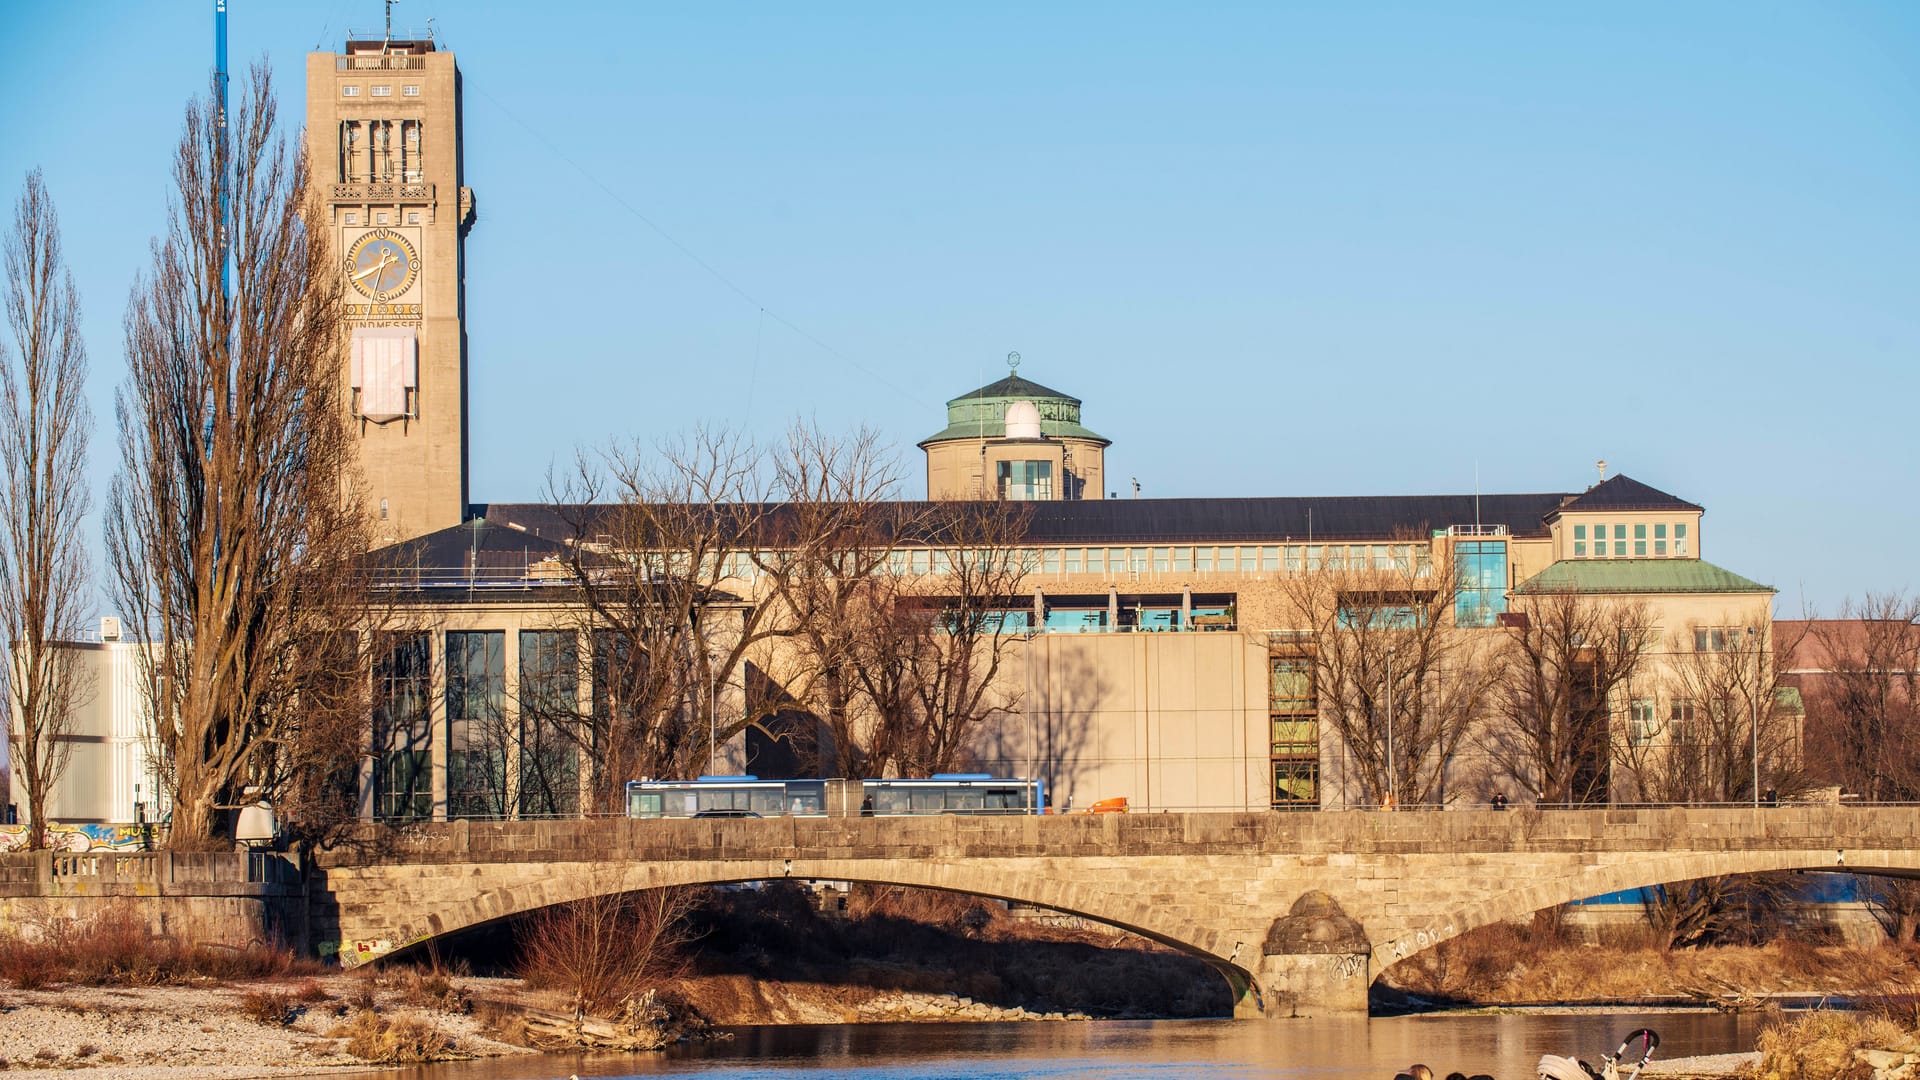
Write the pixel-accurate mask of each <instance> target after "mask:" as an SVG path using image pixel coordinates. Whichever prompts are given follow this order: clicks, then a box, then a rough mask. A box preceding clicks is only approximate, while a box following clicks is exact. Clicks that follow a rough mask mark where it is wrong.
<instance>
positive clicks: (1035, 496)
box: [994, 461, 1053, 502]
mask: <svg viewBox="0 0 1920 1080" xmlns="http://www.w3.org/2000/svg"><path fill="white" fill-rule="evenodd" d="M994 474H995V476H996V478H997V480H998V483H999V491H1000V497H1001V498H1003V499H1006V500H1007V501H1009V502H1043V501H1045V500H1048V499H1051V498H1053V462H1051V461H999V462H995V463H994Z"/></svg>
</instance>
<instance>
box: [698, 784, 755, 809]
mask: <svg viewBox="0 0 1920 1080" xmlns="http://www.w3.org/2000/svg"><path fill="white" fill-rule="evenodd" d="M746 808H747V793H746V792H744V791H727V790H724V789H723V790H720V791H702V792H700V793H699V803H698V806H697V809H698V810H699V811H702V812H704V811H707V810H745V809H746Z"/></svg>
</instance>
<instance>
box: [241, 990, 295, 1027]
mask: <svg viewBox="0 0 1920 1080" xmlns="http://www.w3.org/2000/svg"><path fill="white" fill-rule="evenodd" d="M240 1011H241V1012H242V1013H244V1014H245V1015H246V1017H247V1019H249V1020H257V1021H259V1022H260V1023H262V1024H277V1025H279V1026H281V1027H285V1026H286V1025H288V1024H291V1023H293V1022H294V1021H295V1020H297V1019H299V1018H300V1001H299V998H297V997H296V996H294V995H293V994H290V993H286V992H285V991H279V990H254V991H249V992H248V993H246V994H243V995H241V997H240Z"/></svg>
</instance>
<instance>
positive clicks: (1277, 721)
mask: <svg viewBox="0 0 1920 1080" xmlns="http://www.w3.org/2000/svg"><path fill="white" fill-rule="evenodd" d="M1269 664H1270V667H1269V678H1270V683H1269V697H1268V700H1269V705H1270V708H1271V711H1272V715H1271V717H1270V723H1271V725H1272V734H1273V742H1272V745H1271V747H1270V748H1269V752H1270V755H1271V764H1272V766H1273V790H1272V792H1271V797H1272V805H1273V806H1274V807H1275V808H1281V809H1312V808H1315V807H1317V806H1319V805H1320V717H1319V709H1318V705H1317V703H1316V701H1315V699H1314V693H1313V660H1312V659H1311V658H1309V657H1306V656H1281V657H1274V658H1273V659H1272V660H1271V661H1269Z"/></svg>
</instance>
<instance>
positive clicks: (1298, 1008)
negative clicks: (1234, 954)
mask: <svg viewBox="0 0 1920 1080" xmlns="http://www.w3.org/2000/svg"><path fill="white" fill-rule="evenodd" d="M1371 961H1372V957H1371V956H1370V955H1369V954H1367V953H1295V954H1292V955H1285V954H1282V955H1277V956H1266V957H1262V958H1261V963H1260V972H1259V976H1258V978H1259V981H1260V985H1259V988H1258V990H1257V991H1255V992H1251V993H1246V994H1243V995H1242V996H1240V997H1239V998H1238V999H1237V1000H1235V1002H1234V1005H1233V1015H1234V1017H1235V1018H1236V1019H1242V1018H1248V1019H1250V1018H1253V1017H1267V1018H1269V1019H1277V1020H1285V1019H1287V1018H1289V1017H1294V1016H1331V1015H1335V1014H1340V1013H1358V1014H1360V1015H1362V1016H1365V1015H1366V1013H1367V988H1368V987H1370V986H1371V985H1372V984H1373V978H1372V966H1371ZM1235 989H1236V990H1238V989H1239V987H1235Z"/></svg>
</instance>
